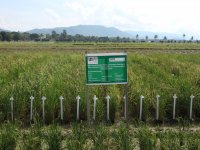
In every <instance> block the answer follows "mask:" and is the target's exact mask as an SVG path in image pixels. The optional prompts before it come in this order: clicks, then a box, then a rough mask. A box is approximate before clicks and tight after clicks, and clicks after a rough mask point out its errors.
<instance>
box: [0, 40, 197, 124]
mask: <svg viewBox="0 0 200 150" xmlns="http://www.w3.org/2000/svg"><path fill="white" fill-rule="evenodd" d="M74 44H75V43H67V44H63V43H55V44H53V43H50V44H49V43H38V44H37V43H0V51H1V55H0V85H1V86H0V121H1V122H3V121H5V120H10V116H11V112H10V111H11V110H10V100H9V99H10V97H11V96H13V97H14V118H15V120H20V121H21V122H23V123H24V124H28V123H29V115H30V114H29V110H30V96H34V97H35V100H34V103H33V108H34V117H36V118H37V117H38V118H41V114H42V106H41V98H42V96H46V97H47V100H46V102H45V122H46V123H47V124H49V123H53V122H59V119H60V103H59V97H60V96H61V95H62V96H63V97H64V122H65V123H69V122H73V121H75V120H76V99H75V98H76V96H77V95H80V97H81V100H80V120H83V121H84V120H86V100H85V99H86V98H85V95H86V93H85V91H86V89H85V88H86V86H85V51H84V50H83V51H81V50H80V49H79V48H80V43H79V44H76V45H78V46H77V47H76V46H74ZM91 44H94V43H91ZM148 44H149V43H147V45H148ZM150 44H151V43H150ZM69 45H73V47H76V48H77V51H76V49H75V48H74V49H73V51H71V50H67V49H70V46H69ZM98 45H102V47H109V46H110V45H114V44H111V43H108V44H98ZM119 45H120V46H122V45H125V44H119ZM127 45H131V44H127ZM136 45H137V46H141V47H143V48H144V47H145V46H146V45H144V44H141V45H139V44H136ZM136 45H134V44H132V47H137V46H136ZM153 45H155V44H152V45H151V46H153ZM161 45H162V44H159V45H157V46H155V49H156V47H161ZM194 45H195V44H194ZM194 45H193V44H191V48H193V47H198V45H195V46H194ZM68 46H69V47H68ZM90 46H91V45H90ZM90 46H89V47H90ZM170 46H171V45H170ZM186 46H187V47H188V44H186ZM5 47H7V48H8V50H5ZM38 47H40V48H39V49H38ZM53 47H56V50H54V48H53ZM87 47H88V44H85V45H83V46H82V48H83V49H86V48H87ZM111 47H112V46H111ZM124 47H127V46H126V45H125V46H124ZM164 47H165V44H164ZM174 47H178V48H177V49H179V48H180V47H183V44H180V45H179V44H177V45H175V46H174V45H173V44H172V46H171V47H170V48H169V49H173V48H174ZM47 48H49V50H48V49H47ZM62 48H65V49H64V50H63V49H62ZM93 48H96V46H94V45H93ZM43 49H44V50H43ZM99 51H102V52H105V51H104V50H103V49H99ZM137 51H138V52H139V51H140V50H137ZM137 51H136V52H132V51H128V50H127V52H128V80H129V81H128V98H129V118H130V119H131V120H132V119H138V116H139V98H140V95H143V96H144V97H145V98H144V104H143V116H142V119H143V120H144V121H147V122H152V121H154V120H155V111H156V95H157V94H159V95H160V96H161V97H160V117H159V119H160V120H161V121H162V122H169V121H170V120H171V119H172V107H173V101H172V100H173V99H172V96H173V95H174V94H177V96H178V99H177V107H176V116H177V117H182V118H188V116H189V104H190V95H191V94H193V95H195V99H194V104H193V105H194V106H193V118H194V119H195V120H198V119H199V118H200V113H199V111H198V110H199V108H200V101H199V100H200V99H199V98H200V97H199V93H200V54H190V53H189V54H176V53H174V52H173V50H171V51H172V52H171V53H169V54H166V53H165V54H162V53H160V52H158V53H157V52H155V51H152V53H150V52H148V53H146V52H141V53H138V52H137ZM188 51H190V50H188ZM89 52H90V51H89ZM112 52H114V50H113V51H112ZM107 94H109V95H110V96H111V101H110V103H111V104H110V118H111V122H115V121H117V120H118V119H120V118H121V117H122V116H123V103H124V102H123V96H124V86H123V85H110V86H91V88H90V99H91V108H92V107H93V103H92V97H93V95H97V97H98V101H97V117H96V118H97V121H105V118H106V110H105V107H106V101H105V96H106V95H107ZM91 113H92V109H91Z"/></svg>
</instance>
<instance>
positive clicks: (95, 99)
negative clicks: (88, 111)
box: [93, 95, 98, 120]
mask: <svg viewBox="0 0 200 150" xmlns="http://www.w3.org/2000/svg"><path fill="white" fill-rule="evenodd" d="M97 99H98V98H97V96H96V95H94V98H93V100H94V110H93V120H95V119H96V101H97Z"/></svg>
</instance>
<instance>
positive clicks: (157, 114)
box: [156, 95, 160, 120]
mask: <svg viewBox="0 0 200 150" xmlns="http://www.w3.org/2000/svg"><path fill="white" fill-rule="evenodd" d="M156 99H157V103H156V120H158V119H159V101H160V95H156Z"/></svg>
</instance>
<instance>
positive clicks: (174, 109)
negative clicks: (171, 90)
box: [173, 94, 178, 119]
mask: <svg viewBox="0 0 200 150" xmlns="http://www.w3.org/2000/svg"><path fill="white" fill-rule="evenodd" d="M177 98H178V97H177V96H176V94H174V96H173V99H174V104H173V119H175V118H176V99H177Z"/></svg>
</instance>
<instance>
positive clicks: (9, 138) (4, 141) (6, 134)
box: [0, 122, 19, 150]
mask: <svg viewBox="0 0 200 150" xmlns="http://www.w3.org/2000/svg"><path fill="white" fill-rule="evenodd" d="M18 136H19V131H18V129H17V128H16V126H15V125H13V124H12V123H9V122H8V123H4V124H2V125H1V126H0V149H1V150H14V149H15V148H16V145H17V139H18Z"/></svg>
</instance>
